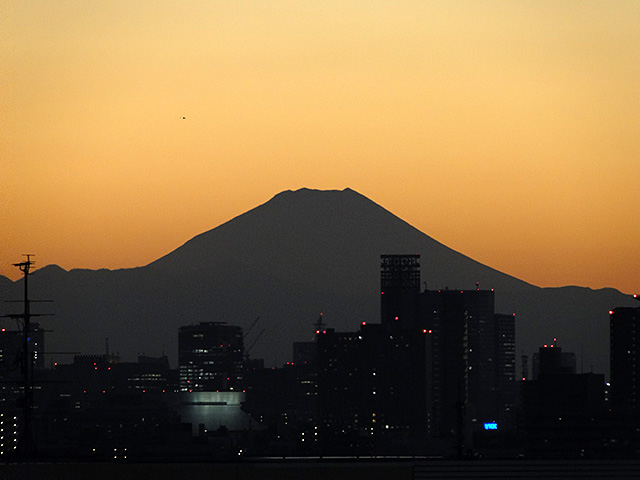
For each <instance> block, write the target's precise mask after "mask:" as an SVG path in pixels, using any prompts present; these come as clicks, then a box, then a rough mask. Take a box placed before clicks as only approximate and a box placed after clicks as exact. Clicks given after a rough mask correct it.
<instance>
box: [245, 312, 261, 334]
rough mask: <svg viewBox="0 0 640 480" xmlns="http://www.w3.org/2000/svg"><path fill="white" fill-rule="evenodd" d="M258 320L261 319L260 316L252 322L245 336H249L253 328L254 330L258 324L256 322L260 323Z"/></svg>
mask: <svg viewBox="0 0 640 480" xmlns="http://www.w3.org/2000/svg"><path fill="white" fill-rule="evenodd" d="M258 320H260V317H258V318H256V319H255V320H254V321H253V323H252V324H251V326H250V327H249V328H248V330H247V333H245V334H244V338H247V337H248V336H249V334H250V333H251V330H253V327H255V326H256V323H258Z"/></svg>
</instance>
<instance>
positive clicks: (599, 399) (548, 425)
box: [518, 343, 614, 457]
mask: <svg viewBox="0 0 640 480" xmlns="http://www.w3.org/2000/svg"><path fill="white" fill-rule="evenodd" d="M534 358H535V356H534ZM537 358H538V363H539V369H538V374H537V378H536V379H535V380H531V381H523V382H521V383H520V386H521V406H520V411H519V413H518V431H519V433H520V439H521V441H522V445H523V448H524V450H525V452H526V453H527V454H528V455H531V456H543V457H554V456H556V457H574V456H590V455H594V454H595V453H594V452H598V453H597V454H598V455H600V454H601V452H602V451H603V449H604V441H603V439H607V438H613V436H614V435H613V434H612V432H611V431H610V430H609V429H610V427H611V423H610V419H608V418H607V417H606V408H605V394H604V391H605V390H604V389H605V381H604V375H602V374H595V373H585V374H576V373H575V355H573V354H572V353H569V352H563V351H562V349H561V348H560V347H558V346H556V345H555V343H554V344H549V345H544V346H543V347H540V349H539V352H538V355H537Z"/></svg>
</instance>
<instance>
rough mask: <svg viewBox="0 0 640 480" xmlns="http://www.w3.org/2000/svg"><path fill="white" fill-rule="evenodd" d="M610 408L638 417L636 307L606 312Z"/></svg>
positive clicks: (639, 320) (639, 311) (639, 321)
mask: <svg viewBox="0 0 640 480" xmlns="http://www.w3.org/2000/svg"><path fill="white" fill-rule="evenodd" d="M609 329H610V330H609V331H610V334H609V335H610V336H609V338H610V342H611V345H610V355H611V376H610V380H611V390H610V402H611V408H612V409H613V410H615V411H617V412H621V413H632V414H638V413H639V409H640V348H639V347H640V337H639V336H640V308H629V307H620V308H614V309H613V310H611V311H610V312H609Z"/></svg>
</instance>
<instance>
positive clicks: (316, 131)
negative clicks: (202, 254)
mask: <svg viewBox="0 0 640 480" xmlns="http://www.w3.org/2000/svg"><path fill="white" fill-rule="evenodd" d="M0 65H2V68H0V107H1V108H0V119H1V121H0V274H2V275H5V276H9V277H11V278H17V274H18V273H19V272H18V271H17V269H15V268H14V267H12V266H11V263H14V262H17V261H20V260H21V259H22V257H21V255H22V254H23V253H35V254H36V261H37V262H38V263H37V265H38V266H44V265H46V264H50V263H55V264H58V265H60V266H62V267H63V268H66V269H70V268H76V267H82V268H102V267H104V268H122V267H133V266H138V265H144V264H147V263H149V262H151V261H153V260H154V259H156V258H158V257H160V256H162V255H164V254H166V253H168V252H170V251H171V250H173V249H175V248H176V247H178V246H180V245H181V244H182V243H184V242H185V241H187V240H188V239H190V238H191V237H193V236H194V235H196V234H198V233H201V232H203V231H206V230H209V229H211V228H213V227H215V226H217V225H219V224H220V223H222V222H224V221H226V220H229V219H231V218H233V217H234V216H236V215H238V214H241V213H243V212H244V211H246V210H248V209H250V208H253V207H254V206H256V205H258V204H261V203H264V202H265V201H267V200H268V199H269V198H271V197H272V196H273V195H275V194H276V193H278V192H280V191H282V190H287V189H298V188H301V187H310V188H321V189H343V188H345V187H351V188H353V189H355V190H357V191H359V192H360V193H362V194H364V195H366V196H368V197H369V198H371V199H372V200H374V201H376V202H377V203H379V204H381V205H382V206H384V207H385V208H387V209H388V210H390V211H391V212H393V213H395V214H396V215H398V216H400V217H401V218H403V219H404V220H406V221H408V222H409V223H411V224H412V225H414V226H415V227H417V228H419V229H420V230H422V231H423V232H425V233H426V234H428V235H430V236H432V237H433V238H435V239H436V240H438V241H440V242H442V243H444V244H446V245H448V246H450V247H452V248H454V249H456V250H458V251H460V252H462V253H464V254H466V255H469V256H470V257H472V258H474V259H476V260H479V261H481V262H483V263H485V264H488V265H490V266H492V267H494V268H497V269H499V270H502V271H504V272H506V273H509V274H511V275H514V276H516V277H519V278H521V279H523V280H526V281H528V282H531V283H534V284H536V285H540V286H560V285H568V284H572V285H583V286H589V287H593V288H599V287H605V286H612V287H616V288H618V289H620V290H622V291H624V292H627V293H631V292H637V291H639V290H640V273H639V266H640V222H638V220H637V218H635V213H636V210H637V207H638V205H640V190H639V189H638V171H639V169H638V167H639V166H640V80H639V79H640V2H633V1H626V0H625V1H616V0H608V1H607V2H585V1H562V2H557V1H552V0H549V1H544V0H543V1H537V2H530V1H526V2H525V1H515V0H514V1H510V2H504V1H495V2H493V1H482V2H477V1H471V0H469V1H458V0H452V1H449V2H435V1H433V2H431V1H424V0H420V1H418V0H416V1H402V0H400V1H397V2H388V1H384V2H383V1H378V0H367V1H350V2H344V1H333V0H323V1H321V2H308V1H307V2H303V1H290V0H281V1H277V2H264V1H258V0H245V1H242V0H232V1H231V0H230V1H224V0H220V1H212V0H206V1H204V0H203V1H195V0H194V1H185V2H178V1H164V0H154V1H152V2H151V1H135V2H131V1H130V0H109V1H105V2H87V1H84V0H77V1H65V0H57V1H55V2H51V1H49V0H33V1H13V2H11V1H7V2H2V3H0ZM182 116H185V117H186V119H185V120H181V119H180V117H182Z"/></svg>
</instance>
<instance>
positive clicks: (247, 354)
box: [244, 328, 266, 358]
mask: <svg viewBox="0 0 640 480" xmlns="http://www.w3.org/2000/svg"><path fill="white" fill-rule="evenodd" d="M265 330H266V328H263V329H262V330H260V333H258V335H256V338H254V339H253V342H251V345H249V346H248V347H247V348H246V349H245V351H244V352H245V353H244V354H245V356H246V357H247V358H248V357H249V354H250V353H251V350H253V347H255V346H256V343H258V340H260V337H261V336H262V334H263V333H264V331H265Z"/></svg>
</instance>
